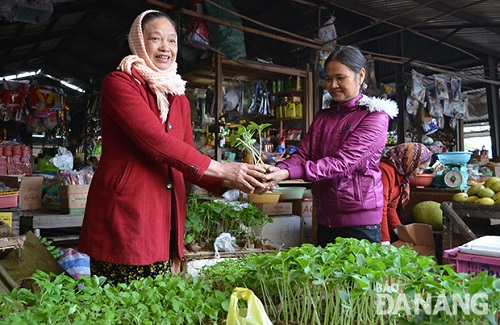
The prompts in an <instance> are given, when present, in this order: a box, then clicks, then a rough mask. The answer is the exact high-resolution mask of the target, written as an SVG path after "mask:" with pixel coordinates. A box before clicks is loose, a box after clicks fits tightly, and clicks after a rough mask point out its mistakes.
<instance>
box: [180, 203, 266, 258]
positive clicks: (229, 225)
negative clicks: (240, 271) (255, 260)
mask: <svg viewBox="0 0 500 325" xmlns="http://www.w3.org/2000/svg"><path fill="white" fill-rule="evenodd" d="M268 222H273V220H272V218H270V217H269V216H268V215H266V214H265V213H263V212H262V211H261V210H259V209H258V208H257V207H256V206H255V205H253V204H252V203H241V202H227V201H225V200H221V199H218V198H215V197H208V198H207V197H202V196H200V195H189V196H188V203H187V215H186V224H185V231H184V244H185V245H186V247H188V249H189V248H190V247H192V246H194V245H196V246H199V247H201V248H202V249H205V250H213V244H214V242H215V239H216V238H217V237H218V236H219V235H220V234H221V233H230V234H231V235H233V236H234V237H235V238H236V243H237V244H238V245H239V246H240V247H244V246H247V247H248V246H249V245H252V244H253V245H255V244H257V245H256V246H257V247H260V246H261V245H262V243H261V240H262V237H261V233H262V227H263V226H264V224H266V223H268Z"/></svg>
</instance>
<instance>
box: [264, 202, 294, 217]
mask: <svg viewBox="0 0 500 325" xmlns="http://www.w3.org/2000/svg"><path fill="white" fill-rule="evenodd" d="M255 205H256V206H257V208H259V209H260V211H262V212H264V213H265V214H267V215H268V216H282V215H286V214H292V210H293V209H292V207H293V204H292V202H278V203H258V204H255Z"/></svg>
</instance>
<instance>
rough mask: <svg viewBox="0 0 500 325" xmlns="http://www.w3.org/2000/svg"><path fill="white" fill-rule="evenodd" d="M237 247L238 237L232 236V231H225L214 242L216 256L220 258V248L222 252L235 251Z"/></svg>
mask: <svg viewBox="0 0 500 325" xmlns="http://www.w3.org/2000/svg"><path fill="white" fill-rule="evenodd" d="M236 247H238V245H236V238H234V236H231V234H230V233H227V232H223V233H222V234H220V235H219V237H217V238H216V239H215V242H214V250H215V258H220V254H219V250H220V251H222V252H235V251H236Z"/></svg>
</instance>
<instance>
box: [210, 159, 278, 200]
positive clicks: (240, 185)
mask: <svg viewBox="0 0 500 325" xmlns="http://www.w3.org/2000/svg"><path fill="white" fill-rule="evenodd" d="M205 173H206V174H207V175H209V176H215V177H218V178H222V179H224V183H223V185H224V186H226V187H230V188H235V189H238V190H240V191H243V192H245V193H257V194H260V193H264V192H267V191H269V190H270V188H271V186H270V185H266V184H265V182H266V180H267V179H268V177H267V175H266V169H265V168H264V167H259V166H256V165H250V164H246V163H224V164H222V163H220V162H217V161H215V160H212V162H211V163H210V166H209V167H208V169H207V171H206V172H205Z"/></svg>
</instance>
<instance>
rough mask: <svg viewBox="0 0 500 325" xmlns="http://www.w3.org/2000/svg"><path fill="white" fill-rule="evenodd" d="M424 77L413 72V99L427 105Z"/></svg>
mask: <svg viewBox="0 0 500 325" xmlns="http://www.w3.org/2000/svg"><path fill="white" fill-rule="evenodd" d="M423 80H424V75H423V74H420V73H418V72H417V71H415V70H411V97H413V98H414V99H416V100H417V101H418V102H420V103H422V104H424V103H425V87H424V82H423Z"/></svg>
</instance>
